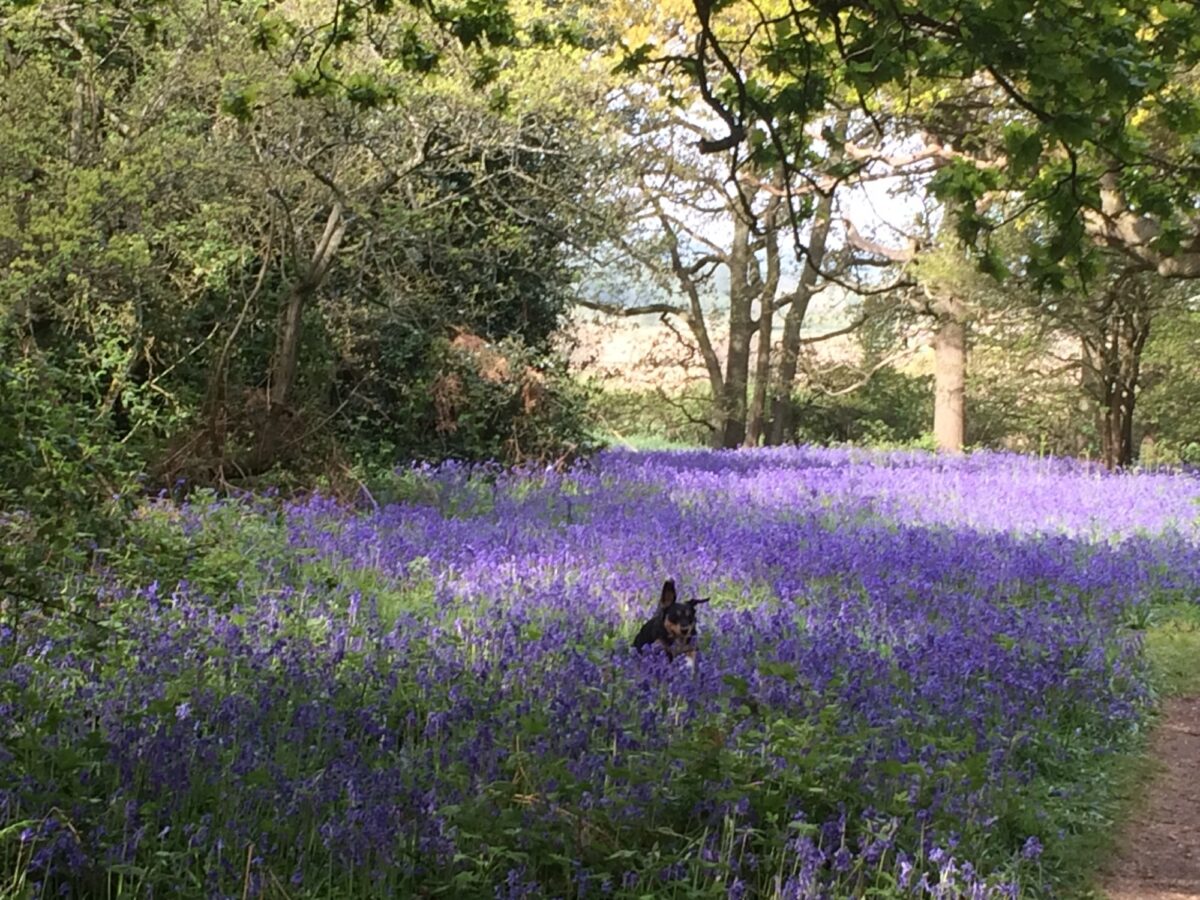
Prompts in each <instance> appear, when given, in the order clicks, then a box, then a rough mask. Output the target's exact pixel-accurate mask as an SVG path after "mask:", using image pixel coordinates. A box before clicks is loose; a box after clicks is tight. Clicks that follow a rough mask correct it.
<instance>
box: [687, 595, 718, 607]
mask: <svg viewBox="0 0 1200 900" xmlns="http://www.w3.org/2000/svg"><path fill="white" fill-rule="evenodd" d="M711 599H712V598H711V597H701V598H700V599H699V600H689V601H688V606H690V607H692V608H693V609H694V608H695V607H697V606H699V605H700V604H701V603H707V602H708V601H709V600H711Z"/></svg>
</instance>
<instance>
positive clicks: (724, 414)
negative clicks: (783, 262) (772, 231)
mask: <svg viewBox="0 0 1200 900" xmlns="http://www.w3.org/2000/svg"><path fill="white" fill-rule="evenodd" d="M751 240H752V235H751V231H750V224H749V222H747V221H746V220H745V218H744V217H743V216H741V215H739V216H738V218H737V219H736V221H735V222H734V226H733V246H732V252H731V253H730V254H729V346H728V348H727V350H726V353H725V388H724V390H723V391H722V392H721V396H720V397H719V398H717V400H718V403H719V406H718V409H717V415H718V421H720V422H721V428H720V434H721V446H722V447H724V448H726V449H733V448H736V447H740V446H741V445H742V442H743V441H745V439H746V406H747V403H746V400H747V394H748V393H749V389H750V341H751V338H752V337H753V335H754V319H753V306H752V304H753V302H754V299H753V293H752V289H751V286H750V279H749V266H750V265H751V261H752V260H751V257H752V251H751V247H750V241H751Z"/></svg>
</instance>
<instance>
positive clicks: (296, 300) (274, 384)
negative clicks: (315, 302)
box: [268, 204, 346, 411]
mask: <svg viewBox="0 0 1200 900" xmlns="http://www.w3.org/2000/svg"><path fill="white" fill-rule="evenodd" d="M345 234H346V219H345V216H344V215H343V214H342V207H341V205H340V204H335V205H334V207H333V209H332V210H330V212H329V216H328V218H327V219H326V220H325V231H324V233H323V234H322V235H321V239H320V240H319V241H318V242H317V246H316V248H315V249H314V250H313V255H312V259H311V260H310V262H309V264H308V267H307V271H306V272H305V274H304V275H303V276H301V278H300V279H299V281H297V282H296V283H295V284H294V285H292V287H291V289H290V290H289V291H288V296H287V303H286V305H285V306H284V310H283V320H282V322H281V323H280V327H279V334H278V338H277V340H276V342H275V359H274V364H273V366H272V368H271V379H270V382H269V384H270V391H269V394H268V400H269V403H270V407H271V409H272V411H275V410H284V409H286V408H287V404H288V401H289V400H291V395H292V390H293V388H295V386H296V371H297V368H298V365H299V358H300V339H301V337H302V335H303V330H304V310H305V309H306V307H307V306H308V303H309V301H310V300H311V299H312V298H313V297H314V296H315V295H316V293H317V290H318V289H319V288H320V286H321V282H322V281H324V280H325V275H326V274H327V273H328V272H329V266H330V264H331V263H332V262H333V257H334V256H335V255H336V254H337V251H338V247H339V246H341V243H342V238H343V237H344V236H345Z"/></svg>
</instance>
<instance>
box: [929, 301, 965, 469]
mask: <svg viewBox="0 0 1200 900" xmlns="http://www.w3.org/2000/svg"><path fill="white" fill-rule="evenodd" d="M933 358H934V403H933V438H934V442H935V443H936V445H937V449H938V450H939V451H941V452H944V453H961V452H962V449H963V442H964V439H965V435H966V382H967V326H966V322H965V321H964V320H963V317H962V316H960V315H954V314H952V313H951V314H948V315H945V316H943V317H942V318H941V320H940V322H939V323H938V329H937V332H936V333H935V335H934V338H933Z"/></svg>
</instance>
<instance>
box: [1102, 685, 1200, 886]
mask: <svg viewBox="0 0 1200 900" xmlns="http://www.w3.org/2000/svg"><path fill="white" fill-rule="evenodd" d="M1150 752H1151V754H1152V755H1153V757H1154V759H1155V760H1157V761H1159V762H1160V763H1161V765H1162V768H1161V769H1160V770H1159V771H1158V772H1157V773H1156V774H1155V775H1154V779H1153V781H1152V782H1151V783H1150V785H1149V787H1148V793H1147V796H1146V797H1145V799H1144V802H1142V803H1141V804H1140V807H1139V809H1138V810H1137V813H1136V814H1135V815H1134V816H1133V818H1132V819H1130V820H1129V821H1128V822H1127V823H1126V824H1125V827H1124V828H1123V829H1122V833H1121V838H1120V840H1119V842H1118V850H1117V854H1116V856H1115V857H1114V859H1113V862H1112V865H1111V866H1110V867H1109V874H1108V876H1107V877H1106V878H1105V880H1104V886H1105V890H1106V892H1107V893H1108V897H1109V900H1200V697H1186V698H1175V699H1172V700H1168V701H1167V703H1166V707H1165V709H1164V715H1163V718H1162V721H1161V722H1160V723H1159V726H1158V729H1157V730H1156V732H1155V734H1154V736H1153V738H1152V739H1151V741H1150Z"/></svg>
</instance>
